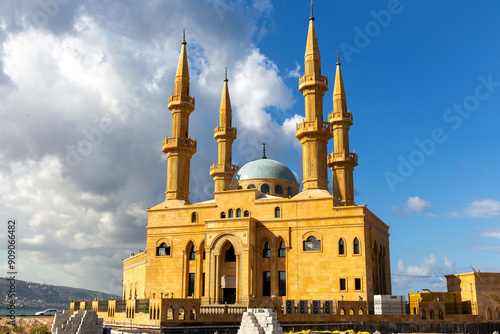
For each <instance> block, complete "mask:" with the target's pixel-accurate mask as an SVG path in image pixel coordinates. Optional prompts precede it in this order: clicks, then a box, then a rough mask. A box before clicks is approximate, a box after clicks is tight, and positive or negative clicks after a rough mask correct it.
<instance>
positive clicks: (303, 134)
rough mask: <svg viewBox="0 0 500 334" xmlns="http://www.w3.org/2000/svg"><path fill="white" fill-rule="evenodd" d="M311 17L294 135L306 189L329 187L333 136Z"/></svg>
mask: <svg viewBox="0 0 500 334" xmlns="http://www.w3.org/2000/svg"><path fill="white" fill-rule="evenodd" d="M312 5H313V3H312V1H311V16H310V18H309V30H308V33H307V42H306V52H305V56H304V76H302V77H301V78H300V79H299V90H300V92H301V93H302V95H304V100H305V121H304V122H302V123H300V124H297V127H296V130H295V136H296V137H297V139H299V140H300V142H301V143H302V164H303V168H302V169H303V175H304V176H303V181H302V183H303V184H304V190H307V189H325V190H328V168H327V165H326V156H327V151H326V146H327V143H328V140H329V139H330V138H332V133H331V131H330V126H329V124H328V123H327V122H323V97H324V95H325V92H326V91H327V90H328V79H327V77H326V76H324V75H321V56H320V54H319V46H318V39H317V37H316V29H315V27H314V16H313V12H312Z"/></svg>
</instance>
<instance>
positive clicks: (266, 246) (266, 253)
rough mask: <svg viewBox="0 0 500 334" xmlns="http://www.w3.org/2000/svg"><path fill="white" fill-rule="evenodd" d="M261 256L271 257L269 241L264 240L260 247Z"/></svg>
mask: <svg viewBox="0 0 500 334" xmlns="http://www.w3.org/2000/svg"><path fill="white" fill-rule="evenodd" d="M262 257H263V258H270V257H271V248H270V247H269V242H267V241H266V243H265V244H264V248H263V249H262Z"/></svg>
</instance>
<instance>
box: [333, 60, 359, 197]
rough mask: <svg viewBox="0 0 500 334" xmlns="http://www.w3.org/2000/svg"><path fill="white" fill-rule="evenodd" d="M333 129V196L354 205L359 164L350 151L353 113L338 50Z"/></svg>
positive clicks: (356, 157)
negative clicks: (348, 106)
mask: <svg viewBox="0 0 500 334" xmlns="http://www.w3.org/2000/svg"><path fill="white" fill-rule="evenodd" d="M328 120H329V122H330V124H331V126H332V130H333V138H334V139H333V153H332V154H330V155H328V166H329V167H330V168H331V169H332V174H333V178H332V179H333V197H334V198H335V199H339V200H340V201H341V202H342V203H343V204H344V205H354V182H353V171H354V167H355V166H357V165H358V156H357V155H356V153H351V152H349V128H350V127H351V125H352V124H353V122H352V114H351V113H350V112H349V111H348V110H347V102H346V95H345V90H344V81H343V79H342V71H341V70H340V60H339V55H338V51H337V73H336V75H335V86H334V88H333V113H331V114H329V115H328Z"/></svg>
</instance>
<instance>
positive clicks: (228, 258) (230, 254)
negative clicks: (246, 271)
mask: <svg viewBox="0 0 500 334" xmlns="http://www.w3.org/2000/svg"><path fill="white" fill-rule="evenodd" d="M224 262H236V254H235V253H234V247H233V245H231V246H229V248H228V249H227V250H226V252H225V254H224Z"/></svg>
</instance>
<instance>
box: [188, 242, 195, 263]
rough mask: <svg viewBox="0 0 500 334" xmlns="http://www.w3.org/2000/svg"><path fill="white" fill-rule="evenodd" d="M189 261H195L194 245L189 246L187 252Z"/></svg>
mask: <svg viewBox="0 0 500 334" xmlns="http://www.w3.org/2000/svg"><path fill="white" fill-rule="evenodd" d="M189 260H196V252H195V251H194V245H191V249H190V250H189Z"/></svg>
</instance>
